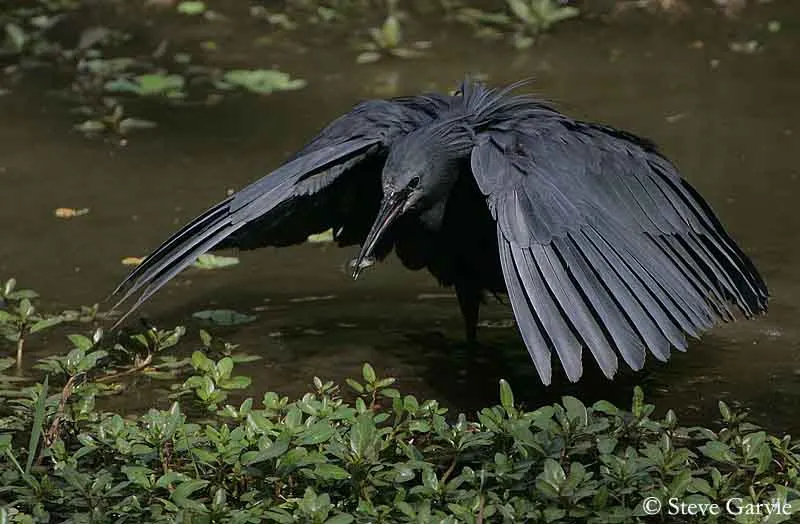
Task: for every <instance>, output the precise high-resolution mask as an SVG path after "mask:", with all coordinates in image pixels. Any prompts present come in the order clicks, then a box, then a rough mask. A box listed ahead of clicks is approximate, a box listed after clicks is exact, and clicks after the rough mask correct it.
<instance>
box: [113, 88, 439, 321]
mask: <svg viewBox="0 0 800 524" xmlns="http://www.w3.org/2000/svg"><path fill="white" fill-rule="evenodd" d="M449 98H450V97H445V96H437V95H430V96H428V95H425V96H418V97H407V98H396V99H393V100H371V101H367V102H364V103H361V104H359V105H358V106H356V107H355V108H354V109H353V110H352V111H351V112H349V113H347V114H345V115H343V116H341V117H339V118H338V119H337V120H335V121H334V122H332V123H331V124H330V125H328V126H327V127H326V128H325V129H323V130H322V131H321V132H320V133H319V135H318V136H317V137H316V138H314V139H313V140H312V141H311V142H310V143H309V144H308V145H306V146H305V147H304V148H303V149H302V150H300V151H299V152H298V153H297V154H296V155H294V156H293V157H292V158H291V159H290V160H289V161H287V162H286V163H284V164H283V165H282V166H280V167H279V168H278V169H276V170H275V171H273V172H272V173H270V174H268V175H267V176H264V177H263V178H261V179H259V180H257V181H256V182H254V183H253V184H251V185H249V186H247V187H245V188H244V189H242V190H240V191H239V192H237V193H235V194H233V195H231V196H230V197H229V198H227V199H225V200H223V201H222V202H220V203H218V204H216V205H215V206H214V207H212V208H211V209H209V210H207V211H206V212H204V213H203V214H202V215H200V216H198V217H197V218H195V219H194V220H192V221H191V222H189V223H188V224H187V225H186V226H184V227H183V228H182V229H180V230H179V231H178V232H176V233H175V234H174V235H172V236H171V237H170V238H169V239H167V240H166V241H165V242H164V243H163V244H162V245H161V246H159V247H158V248H157V249H156V250H155V251H154V252H153V253H151V254H150V255H149V256H148V257H147V258H145V260H144V261H143V263H142V264H141V265H139V266H138V267H137V268H136V269H135V270H134V271H133V272H132V273H131V274H130V275H128V277H127V278H126V279H125V280H124V281H123V282H122V283H121V284H120V285H119V287H118V288H117V289H116V290H115V291H114V294H115V295H116V294H121V298H120V300H119V302H118V303H117V305H116V306H115V308H116V307H117V306H119V305H120V304H121V303H122V302H124V301H125V300H127V299H128V298H130V297H131V296H132V295H133V294H135V293H136V292H137V291H141V294H140V295H139V297H138V298H137V300H136V302H135V303H134V304H133V306H132V307H131V308H130V309H129V310H128V312H127V313H126V314H125V315H124V316H123V317H122V318H121V319H120V320H119V321H118V322H117V324H119V323H120V322H122V321H123V320H124V318H125V317H126V316H127V315H129V314H130V313H131V312H132V311H133V310H134V309H136V308H137V307H138V306H139V305H141V304H142V303H143V302H144V301H145V300H147V299H148V298H149V297H150V296H151V295H153V294H154V293H155V292H156V291H158V289H159V288H161V287H162V286H163V285H164V284H166V283H167V282H168V281H169V280H170V279H171V278H173V277H174V276H175V275H177V274H178V273H179V272H180V271H181V270H183V269H184V268H186V267H187V266H189V265H190V264H192V263H193V262H194V261H195V260H196V259H197V257H198V256H200V255H201V254H203V253H205V252H206V251H209V250H210V249H212V248H214V247H217V246H233V245H236V246H240V247H243V248H252V247H260V246H263V245H286V244H291V243H297V242H301V241H303V240H305V238H306V237H307V236H308V235H309V234H312V233H316V232H318V231H320V230H324V229H326V227H324V226H328V227H330V226H332V225H337V226H343V225H346V226H348V228H349V230H348V231H347V232H345V233H346V234H349V238H348V240H350V241H360V240H363V238H358V239H355V238H354V237H356V236H358V234H354V233H353V230H354V229H355V230H356V233H357V232H358V231H360V230H362V229H363V230H365V228H368V227H369V222H370V221H371V220H372V218H374V217H372V216H366V215H368V214H369V213H364V212H360V214H359V211H358V210H359V209H363V208H359V207H358V206H349V209H350V210H351V215H352V213H357V214H355V215H352V216H343V214H344V215H347V212H346V211H343V209H344V208H346V207H347V206H346V204H347V199H348V198H358V197H361V196H364V195H363V193H364V192H365V191H366V192H367V193H369V192H370V188H374V187H378V188H379V187H380V186H379V183H380V182H379V181H380V173H381V166H382V163H383V159H384V158H385V156H386V151H387V149H388V147H389V146H390V144H391V143H392V142H393V141H394V140H396V139H397V138H398V137H400V136H402V135H404V134H407V133H409V132H410V131H412V130H414V129H416V128H417V127H419V126H420V125H423V124H425V123H426V122H429V121H430V120H431V119H433V118H434V117H435V116H436V115H437V114H438V112H439V111H441V110H443V109H444V108H445V107H447V105H448V103H449ZM373 193H374V192H373ZM374 199H375V200H376V201H375V209H376V210H377V205H378V203H379V201H380V191H378V192H377V194H375V195H374ZM362 203H363V202H362ZM336 222H338V223H336ZM362 222H363V223H362Z"/></svg>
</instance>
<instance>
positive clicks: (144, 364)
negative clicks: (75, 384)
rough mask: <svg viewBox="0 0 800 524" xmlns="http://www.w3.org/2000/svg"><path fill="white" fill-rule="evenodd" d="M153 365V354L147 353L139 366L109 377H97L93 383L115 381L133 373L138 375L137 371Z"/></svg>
mask: <svg viewBox="0 0 800 524" xmlns="http://www.w3.org/2000/svg"><path fill="white" fill-rule="evenodd" d="M152 363H153V354H152V353H148V354H147V356H146V357H145V359H144V360H142V361H141V362H140V363H139V364H137V365H135V366H134V367H132V368H130V369H126V370H125V371H120V372H119V373H112V374H111V375H103V376H102V377H98V378H96V379H94V381H95V382H111V381H112V380H117V379H118V378H121V377H126V376H128V375H133V374H134V373H138V372H139V371H141V370H143V369H144V368H146V367H147V366H149V365H150V364H152Z"/></svg>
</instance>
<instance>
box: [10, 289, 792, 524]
mask: <svg viewBox="0 0 800 524" xmlns="http://www.w3.org/2000/svg"><path fill="white" fill-rule="evenodd" d="M13 293H14V290H13V289H12V291H11V293H7V295H8V296H9V298H8V299H6V298H4V299H3V300H4V302H3V303H2V304H0V310H2V311H6V312H8V311H9V310H10V309H13V307H14V306H15V305H16V304H17V303H18V302H19V301H21V300H23V299H24V297H20V296H19V295H13ZM3 322H4V321H3V320H0V324H2V323H3ZM187 338H188V337H186V336H185V331H184V330H183V328H175V329H171V330H158V329H156V328H152V327H151V328H146V329H145V330H144V331H141V332H127V333H125V334H122V335H117V336H114V337H110V336H108V335H105V336H104V334H103V332H102V331H101V330H94V331H93V332H90V333H86V334H74V335H70V336H69V337H68V345H67V347H66V353H65V354H64V355H63V356H54V357H50V358H46V359H41V360H40V361H38V364H37V365H36V368H37V370H38V372H39V373H42V374H44V375H45V376H44V378H43V379H42V380H38V381H34V380H31V379H30V378H27V380H26V378H25V377H19V376H13V375H7V374H5V370H7V369H8V368H9V367H10V366H11V365H13V359H5V360H0V427H1V428H2V429H0V478H1V479H2V488H0V522H14V523H31V522H65V521H69V522H136V521H138V522H153V523H159V522H164V523H168V522H170V523H171V522H224V523H248V522H277V523H292V522H310V523H325V524H344V523H350V522H409V523H410V522H445V523H456V522H467V523H479V522H499V521H504V522H561V523H597V524H599V523H606V522H626V523H627V522H630V523H647V522H652V521H653V519H660V521H663V522H716V520H714V519H706V520H703V518H704V517H690V518H688V519H685V520H681V518H682V517H676V518H674V519H672V517H670V516H669V515H668V514H667V513H666V511H667V508H668V507H669V506H667V504H669V503H670V501H681V502H682V503H684V504H694V505H695V506H694V507H706V508H708V507H710V506H711V505H712V504H715V503H716V504H725V501H727V500H738V501H739V502H738V503H737V505H736V506H735V507H734V509H735V508H737V507H738V508H740V509H741V511H742V514H741V515H739V516H735V517H736V518H735V520H736V522H743V523H749V522H752V523H755V522H770V523H773V522H791V521H793V520H795V519H796V515H795V514H796V513H797V512H798V511H800V442H798V441H796V440H793V439H792V438H790V437H789V436H785V437H779V436H776V435H771V434H769V433H767V432H765V431H764V430H762V429H761V428H759V427H758V426H755V425H753V424H751V423H749V422H748V421H747V418H746V414H744V413H740V412H736V411H734V410H732V409H731V408H730V407H729V406H728V405H726V404H725V403H722V402H720V403H719V412H720V417H721V420H720V421H719V422H718V423H715V424H714V427H713V428H709V427H683V426H681V425H679V423H678V420H677V417H676V415H675V414H674V413H673V412H672V411H668V412H667V413H666V415H665V416H664V417H663V418H661V417H655V416H654V413H655V406H653V405H651V404H648V403H646V402H645V400H644V395H643V393H642V391H641V389H639V388H636V389H635V390H634V393H633V401H632V403H631V406H630V408H629V409H627V410H626V409H621V408H618V407H617V406H614V405H612V404H610V403H608V402H605V401H599V402H596V403H594V404H593V405H591V406H587V405H585V404H583V403H582V402H581V401H580V400H579V399H577V398H574V397H569V396H566V397H563V398H562V400H561V402H559V403H556V404H553V405H546V406H541V407H538V408H536V409H528V408H525V407H524V406H521V405H519V403H518V402H517V401H516V400H515V398H514V393H513V391H512V389H511V387H510V385H509V384H508V383H506V382H505V381H502V380H501V381H500V385H499V397H500V402H499V404H497V405H493V406H489V407H486V408H483V409H481V410H480V411H478V413H477V414H476V415H475V416H467V415H464V414H459V415H451V414H450V413H448V411H447V410H446V409H445V408H443V407H442V406H441V404H440V403H439V402H437V401H436V400H424V401H423V400H419V399H417V398H416V397H415V396H413V395H408V394H403V393H401V391H399V390H398V389H396V388H395V387H394V386H395V380H394V379H393V378H391V377H380V376H379V375H378V374H377V373H376V371H375V370H374V368H373V367H372V366H371V365H369V364H364V365H363V367H362V371H361V377H359V378H358V379H348V380H346V381H345V382H346V385H347V387H346V388H345V389H343V388H342V387H341V386H340V385H337V384H335V383H334V382H331V381H326V380H323V379H320V378H317V377H314V378H313V381H312V384H311V386H310V389H309V392H308V393H306V394H304V395H302V396H301V397H299V398H295V399H289V398H288V397H286V396H282V395H280V394H278V393H275V392H268V393H265V394H264V395H263V397H262V398H261V400H260V401H257V400H255V399H254V398H252V397H249V396H248V397H244V398H242V393H244V392H246V390H247V388H248V387H249V386H250V380H249V378H247V377H246V376H244V375H241V374H238V373H237V372H236V365H237V363H239V362H243V361H248V360H252V359H253V358H255V357H251V356H247V355H240V354H238V353H237V352H236V350H237V348H236V346H234V345H231V344H228V343H224V342H222V341H220V340H218V339H215V338H213V337H212V336H211V335H210V334H208V333H207V332H205V331H201V332H200V342H201V347H200V348H199V349H195V350H194V351H193V353H192V354H191V357H188V358H178V357H176V356H173V355H170V354H169V352H170V351H171V348H176V349H177V348H179V347H180V346H186V345H190V347H195V348H196V342H193V341H187ZM39 376H41V375H39ZM161 379H165V380H168V381H169V382H170V383H172V386H171V391H172V395H171V396H172V404H171V405H170V406H169V407H166V405H164V406H163V407H164V408H166V409H163V408H161V407H153V408H151V409H149V410H148V411H147V412H145V413H139V414H134V413H130V412H128V413H126V414H124V416H123V413H121V412H117V411H113V410H108V409H103V408H102V407H101V406H102V403H103V399H104V398H105V397H107V396H109V395H120V394H124V393H125V391H126V386H129V385H131V384H135V383H137V382H139V383H141V381H143V380H161ZM154 385H155V383H151V384H150V385H149V386H148V387H154ZM234 399H235V400H234ZM117 405H118V404H117ZM646 501H650V502H647V503H645V502H646ZM652 501H656V502H657V504H661V505H662V506H661V508H662V509H661V517H658V516H655V517H653V516H651V515H652V513H653V511H654V508H656V506H657V504H656V503H653V502H652ZM757 503H761V504H764V503H771V506H770V507H771V508H772V511H771V513H772V514H771V515H770V516H769V518H768V520H763V519H762V517H763V515H755V516H753V515H747V514H744V511H745V510H746V508H748V507H755V506H752V505H754V504H757ZM723 507H724V506H723ZM656 509H657V508H656ZM670 519H672V520H670ZM698 519H699V520H698Z"/></svg>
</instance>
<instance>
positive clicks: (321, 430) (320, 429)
mask: <svg viewBox="0 0 800 524" xmlns="http://www.w3.org/2000/svg"><path fill="white" fill-rule="evenodd" d="M334 433H336V430H335V429H334V428H333V426H331V424H330V422H328V421H326V420H321V421H319V422H317V423H316V424H313V425H312V426H311V427H309V428H307V429H306V430H305V431H304V432H303V436H302V437H300V440H299V441H298V444H300V445H301V446H307V445H316V444H322V443H323V442H327V441H328V440H330V438H331V437H332V436H333V434H334Z"/></svg>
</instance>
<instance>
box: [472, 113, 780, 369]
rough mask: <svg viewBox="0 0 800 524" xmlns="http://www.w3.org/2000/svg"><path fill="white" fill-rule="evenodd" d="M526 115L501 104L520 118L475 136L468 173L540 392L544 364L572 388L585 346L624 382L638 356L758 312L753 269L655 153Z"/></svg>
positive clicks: (663, 355)
mask: <svg viewBox="0 0 800 524" xmlns="http://www.w3.org/2000/svg"><path fill="white" fill-rule="evenodd" d="M492 103H493V104H495V106H496V108H497V110H498V111H500V110H501V109H502V108H501V107H500V106H501V105H502V102H501V101H500V100H499V99H495V100H493V101H492ZM524 104H525V103H524V99H521V98H514V99H510V104H509V105H516V109H515V112H514V114H515V115H516V116H517V117H518V118H516V119H512V118H509V119H503V118H498V119H496V121H495V123H494V124H493V123H492V121H491V120H492V119H491V118H487V119H486V120H485V121H484V122H483V123H482V124H483V126H484V127H483V131H482V132H481V133H480V134H479V135H478V138H477V142H476V146H475V147H474V148H473V150H472V154H471V168H472V172H473V175H474V177H475V180H476V182H477V184H478V186H479V188H480V190H481V192H482V193H483V194H484V195H485V196H486V197H487V202H488V205H489V207H490V210H491V212H492V215H493V216H494V218H495V220H496V221H497V240H498V248H499V251H500V260H501V265H502V268H503V274H504V277H505V281H506V285H507V288H508V292H509V297H510V301H511V304H512V307H513V310H514V315H515V317H516V319H517V323H518V326H519V329H520V331H521V333H522V336H523V338H524V340H525V344H526V346H527V348H528V351H529V353H530V354H531V357H532V358H533V361H534V363H535V365H536V369H537V371H538V372H539V375H540V377H541V379H542V381H543V382H544V383H545V384H549V383H550V380H551V374H552V370H551V362H550V360H551V354H552V352H555V353H556V354H557V355H558V358H559V359H560V360H561V363H562V364H563V367H564V370H565V371H566V374H567V376H568V377H569V379H570V380H572V381H576V380H578V378H579V377H580V376H581V373H582V363H581V354H582V350H583V348H584V347H587V348H588V349H589V350H590V351H591V353H592V355H593V356H594V358H595V360H596V361H597V363H598V364H599V366H600V368H601V369H602V371H603V372H604V374H605V375H606V376H608V377H609V378H610V377H612V376H613V375H614V373H615V371H616V370H617V367H618V361H617V355H621V356H622V358H623V359H624V361H625V362H627V363H628V365H629V366H630V367H631V368H633V369H640V368H641V367H642V365H643V364H644V360H645V353H646V350H647V349H649V351H650V352H651V353H652V354H653V355H654V356H655V357H656V358H658V359H659V360H666V359H667V358H668V356H669V353H670V347H671V346H674V347H675V348H677V349H679V350H685V348H686V338H685V334H689V335H692V336H694V337H696V336H698V335H699V333H701V332H702V331H703V330H705V329H707V328H709V327H711V326H712V325H713V323H714V322H715V320H716V319H718V318H719V319H723V320H728V319H730V318H731V316H732V314H731V311H730V308H729V304H734V305H735V306H737V307H738V308H739V309H740V310H741V311H742V312H743V313H744V314H745V315H746V316H751V315H754V314H757V313H760V312H763V311H765V310H766V307H767V288H766V285H765V284H764V282H763V280H762V279H761V277H760V276H759V275H758V273H757V271H756V269H755V267H754V266H753V264H752V263H751V262H750V260H749V259H748V258H747V256H746V255H744V253H742V251H741V250H740V249H739V248H738V247H737V246H736V244H735V243H734V242H733V240H731V238H730V237H729V236H728V234H727V233H726V232H725V231H724V229H723V228H722V226H721V225H720V223H719V221H718V220H717V218H716V217H715V216H714V214H713V212H712V211H711V209H710V208H709V206H708V205H707V204H706V203H705V202H704V201H703V199H702V198H701V197H700V196H699V195H698V194H697V192H695V190H694V189H692V187H691V186H690V185H689V184H688V183H687V182H686V181H684V180H682V179H681V177H680V175H679V174H678V173H677V171H676V169H675V168H674V166H673V165H672V164H670V163H669V162H668V161H667V160H665V159H664V158H663V157H662V156H661V155H659V154H658V152H657V151H656V150H655V147H654V146H653V145H652V144H650V143H649V142H647V141H645V140H642V139H639V138H636V137H634V136H632V135H629V134H627V133H624V132H621V131H617V130H614V129H612V128H608V127H604V126H598V125H593V124H586V123H582V122H576V121H574V120H570V119H568V118H567V117H564V116H563V115H560V114H558V113H556V112H554V111H552V110H547V109H546V108H545V107H544V106H541V105H531V104H529V109H528V113H529V115H528V116H529V117H528V118H526V117H525V116H524V114H523V113H524V112H525V111H524V110H523V111H520V106H522V105H524ZM521 114H522V115H523V116H522V117H521V118H520V117H519V115H521Z"/></svg>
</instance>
